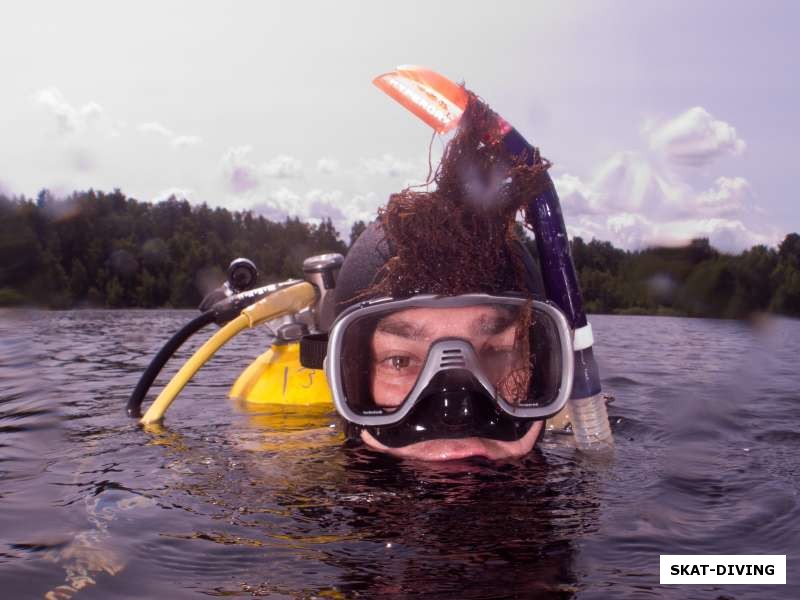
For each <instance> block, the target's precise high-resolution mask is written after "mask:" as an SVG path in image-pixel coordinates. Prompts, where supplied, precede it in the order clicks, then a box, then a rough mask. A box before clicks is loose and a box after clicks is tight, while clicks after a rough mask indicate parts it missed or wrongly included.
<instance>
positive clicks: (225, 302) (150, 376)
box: [125, 279, 302, 419]
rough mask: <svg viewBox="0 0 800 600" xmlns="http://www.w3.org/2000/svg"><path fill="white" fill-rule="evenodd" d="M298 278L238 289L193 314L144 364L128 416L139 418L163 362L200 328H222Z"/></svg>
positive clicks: (294, 283)
mask: <svg viewBox="0 0 800 600" xmlns="http://www.w3.org/2000/svg"><path fill="white" fill-rule="evenodd" d="M301 281H302V280H299V279H289V280H287V281H283V282H281V283H273V284H270V285H265V286H262V287H259V288H255V289H252V290H247V291H245V292H240V293H238V294H235V295H233V296H228V297H227V298H223V299H222V300H219V301H218V302H215V303H214V304H213V305H211V307H210V308H208V309H207V310H205V311H204V312H203V313H202V314H201V315H200V316H199V317H195V318H194V319H192V320H191V321H189V322H188V323H187V324H186V325H184V326H183V327H182V328H181V329H180V331H178V332H177V333H176V334H175V335H173V336H172V337H171V338H170V339H169V341H168V342H167V343H166V344H164V346H163V347H162V348H161V350H159V351H158V354H156V355H155V357H154V358H153V360H152V361H151V362H150V364H149V365H148V366H147V369H145V371H144V373H142V376H141V378H140V379H139V383H137V384H136V389H134V390H133V393H132V394H131V397H130V398H128V404H127V406H126V408H125V411H126V412H127V413H128V416H129V417H131V418H134V419H138V418H139V417H141V416H142V402H143V401H144V397H145V396H146V395H147V391H148V390H149V389H150V386H151V385H153V382H154V381H155V379H156V377H158V374H159V373H160V372H161V369H163V368H164V365H165V364H167V361H168V360H169V359H170V357H171V356H172V355H173V354H175V351H176V350H177V349H178V348H180V347H181V345H182V344H183V343H184V342H185V341H186V340H188V339H189V338H190V337H192V336H193V335H194V334H195V333H197V332H198V331H200V330H201V329H202V328H203V327H205V326H206V325H210V324H211V323H216V324H217V325H219V326H220V327H222V326H223V325H225V324H226V323H227V322H229V321H231V320H232V319H235V318H236V317H238V316H239V314H240V313H241V312H242V311H243V310H244V309H245V308H247V307H248V306H250V305H252V304H255V303H256V302H258V301H259V300H261V299H262V298H265V297H267V296H268V295H270V294H272V293H273V292H277V291H278V290H280V289H282V288H285V287H290V286H293V285H296V284H298V283H300V282H301ZM210 295H211V294H209V296H210Z"/></svg>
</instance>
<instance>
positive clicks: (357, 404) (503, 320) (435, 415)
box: [326, 294, 574, 445]
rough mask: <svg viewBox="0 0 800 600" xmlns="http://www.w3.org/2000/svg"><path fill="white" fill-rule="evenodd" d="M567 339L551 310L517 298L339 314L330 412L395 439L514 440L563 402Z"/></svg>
mask: <svg viewBox="0 0 800 600" xmlns="http://www.w3.org/2000/svg"><path fill="white" fill-rule="evenodd" d="M571 336H572V333H571V330H570V327H569V324H568V323H567V320H566V318H565V317H564V315H563V314H562V313H561V311H560V310H558V309H557V308H556V307H554V306H553V305H551V304H549V303H547V302H542V301H539V300H533V299H531V298H526V297H522V296H517V295H487V294H465V295H460V296H432V295H417V296H413V297H410V298H406V299H400V300H396V299H387V298H384V299H379V300H373V301H368V302H362V303H359V304H357V305H355V306H352V307H351V308H349V309H348V310H347V311H345V312H344V313H342V314H341V315H340V316H339V318H338V319H337V320H336V322H335V323H334V324H333V326H332V328H331V330H330V336H329V341H328V348H327V357H326V372H327V375H328V380H329V382H330V387H331V392H332V395H333V399H334V402H335V404H336V408H337V410H338V412H339V414H340V415H341V416H342V417H344V418H345V419H346V420H347V421H348V422H350V423H351V424H354V425H357V426H362V427H370V428H374V429H375V430H380V431H379V433H380V432H385V433H389V432H390V431H391V430H393V429H394V430H396V431H398V432H399V430H400V429H399V428H402V429H407V430H408V431H406V433H404V434H403V435H402V436H401V437H402V439H398V440H395V441H396V442H405V443H411V442H413V441H419V439H425V438H426V437H431V436H434V437H468V436H470V435H477V436H480V437H493V438H496V439H517V438H519V437H520V436H521V435H524V432H525V431H527V429H528V428H529V427H530V424H531V423H532V421H533V420H541V419H544V418H546V417H548V416H551V415H553V414H555V413H556V412H558V411H559V410H561V408H562V407H563V406H564V404H565V403H566V401H567V399H568V397H569V394H570V391H571V388H572V377H573V370H574V366H573V352H572V341H571ZM403 425H405V426H404V427H401V426H403ZM409 425H411V427H410V429H409ZM412 430H413V431H412ZM413 432H416V433H413ZM389 437H396V436H389ZM387 441H389V440H387ZM390 445H395V444H390Z"/></svg>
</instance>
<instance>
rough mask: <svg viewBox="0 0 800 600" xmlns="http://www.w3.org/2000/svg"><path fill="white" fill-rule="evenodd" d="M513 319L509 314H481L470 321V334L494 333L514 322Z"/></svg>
mask: <svg viewBox="0 0 800 600" xmlns="http://www.w3.org/2000/svg"><path fill="white" fill-rule="evenodd" d="M514 321H515V319H514V318H513V317H512V316H511V315H505V316H502V317H499V316H491V317H490V316H486V315H484V316H482V317H481V318H479V319H476V320H475V321H473V323H472V328H471V329H472V332H471V333H472V335H495V334H498V333H500V332H501V331H505V330H506V329H508V328H509V326H510V325H512V324H513V323H514Z"/></svg>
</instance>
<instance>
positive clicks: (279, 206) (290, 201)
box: [252, 187, 306, 221]
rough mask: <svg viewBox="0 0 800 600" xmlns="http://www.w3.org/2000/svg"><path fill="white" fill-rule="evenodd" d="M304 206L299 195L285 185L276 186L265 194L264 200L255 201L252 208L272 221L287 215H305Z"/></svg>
mask: <svg viewBox="0 0 800 600" xmlns="http://www.w3.org/2000/svg"><path fill="white" fill-rule="evenodd" d="M305 208H306V207H305V206H304V205H303V203H302V202H301V197H300V196H299V195H298V194H296V193H295V192H293V191H292V190H290V189H289V188H286V187H281V188H278V189H277V190H273V191H271V192H269V194H267V197H266V199H265V200H261V201H257V202H256V203H255V204H253V206H252V210H253V211H254V212H255V213H257V214H260V215H264V216H265V217H266V218H267V219H270V220H272V221H283V220H285V219H286V218H287V217H301V218H304V217H306V210H305Z"/></svg>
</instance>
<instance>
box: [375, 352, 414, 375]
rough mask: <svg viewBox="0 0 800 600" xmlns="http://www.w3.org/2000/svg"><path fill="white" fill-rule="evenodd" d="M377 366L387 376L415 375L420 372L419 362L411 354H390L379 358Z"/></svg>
mask: <svg viewBox="0 0 800 600" xmlns="http://www.w3.org/2000/svg"><path fill="white" fill-rule="evenodd" d="M376 366H377V367H378V369H379V370H380V371H382V372H383V373H385V374H391V375H395V376H403V375H413V374H415V373H416V372H417V371H418V370H419V361H418V360H417V359H416V357H414V356H412V355H410V354H388V355H384V356H381V357H378V360H377V361H376Z"/></svg>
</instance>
